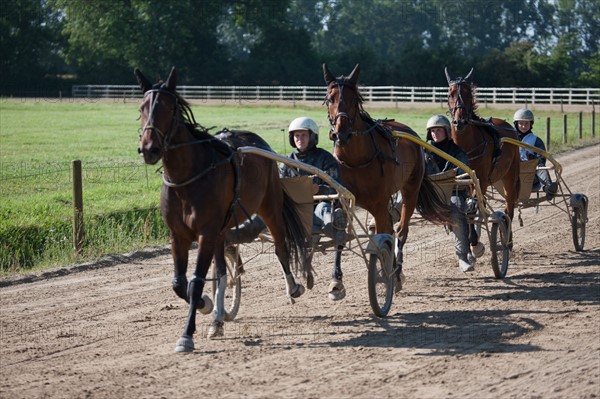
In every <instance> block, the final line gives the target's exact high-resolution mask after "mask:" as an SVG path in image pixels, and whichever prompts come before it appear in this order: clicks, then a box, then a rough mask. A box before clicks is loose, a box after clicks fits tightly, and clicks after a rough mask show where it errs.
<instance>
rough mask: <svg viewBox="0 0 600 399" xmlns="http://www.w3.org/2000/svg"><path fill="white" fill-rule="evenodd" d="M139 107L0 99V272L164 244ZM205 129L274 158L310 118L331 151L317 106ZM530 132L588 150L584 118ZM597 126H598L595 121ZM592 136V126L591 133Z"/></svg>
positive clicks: (232, 119) (217, 110) (420, 125)
mask: <svg viewBox="0 0 600 399" xmlns="http://www.w3.org/2000/svg"><path fill="white" fill-rule="evenodd" d="M138 107H139V103H137V102H126V103H124V102H122V101H103V102H100V101H83V100H79V101H72V100H68V99H67V100H64V99H63V101H57V100H48V99H44V100H35V99H23V100H7V99H2V100H1V101H0V198H1V201H0V242H1V244H0V245H1V247H0V251H1V252H0V274H5V273H12V272H15V271H21V270H23V269H29V268H35V267H46V266H49V265H57V264H66V263H73V262H82V261H88V260H91V259H95V258H98V257H101V256H103V255H106V254H111V253H122V252H128V251H131V250H135V249H139V248H141V247H143V246H148V245H164V244H166V243H167V242H168V234H167V231H166V229H165V227H164V225H163V223H162V221H161V219H160V215H159V213H158V211H157V208H156V207H157V205H158V198H159V189H160V185H161V179H160V175H159V174H158V173H156V169H157V168H158V167H157V166H148V167H147V166H145V165H144V164H143V162H142V160H141V159H140V157H139V156H138V154H137V140H138V135H139V127H140V126H139V120H138V116H139V112H138ZM192 109H193V111H194V114H195V117H196V120H197V121H198V122H199V123H201V124H202V125H203V126H205V127H209V128H210V127H213V126H216V129H213V130H211V132H216V131H218V130H217V129H221V128H225V127H227V128H229V129H245V130H250V131H254V132H256V133H259V134H260V135H261V136H263V137H264V138H265V139H266V140H267V141H268V142H269V143H270V144H271V146H272V147H273V149H274V150H275V151H276V152H278V153H280V154H288V153H289V152H290V151H291V148H290V146H289V143H288V138H287V126H288V124H289V122H290V121H291V120H292V119H293V118H295V117H297V116H301V115H302V116H310V117H311V118H313V119H314V120H315V121H316V122H317V124H318V125H319V128H320V136H319V137H320V146H321V147H323V148H325V149H327V150H331V149H332V144H331V141H329V140H328V137H327V133H328V130H329V127H328V121H327V113H326V109H325V107H324V106H321V105H320V104H318V103H316V104H315V106H314V107H310V106H296V107H294V106H292V105H289V106H274V105H273V106H262V105H237V104H231V103H229V104H223V105H205V104H203V105H195V106H193V108H192ZM367 110H368V111H369V113H370V114H371V116H372V117H373V118H375V119H378V118H381V119H383V118H391V119H396V120H398V121H401V122H403V123H406V124H407V125H409V126H411V127H413V129H415V130H416V131H417V132H419V133H420V134H421V135H422V137H423V136H424V130H425V129H424V126H425V123H426V121H427V119H428V118H429V117H430V116H431V115H432V114H435V113H445V112H446V110H445V109H442V108H441V107H440V106H436V107H432V108H419V109H410V108H368V109H367ZM513 112H514V110H512V109H509V110H507V109H493V108H482V109H481V110H480V115H481V116H482V117H489V116H492V115H493V116H495V117H500V118H505V119H509V120H510V119H512V114H513ZM535 114H536V125H535V127H534V131H535V132H536V133H537V134H538V135H539V136H540V137H542V138H543V139H544V138H545V129H546V127H545V124H546V118H547V117H550V118H552V124H551V126H552V142H551V145H550V147H551V152H557V151H563V150H565V149H568V148H572V147H576V146H581V145H585V144H587V143H590V142H592V141H593V140H592V139H591V138H590V136H591V114H590V113H585V114H584V118H583V135H584V137H586V138H585V139H583V140H579V138H578V113H576V112H572V113H568V120H569V122H568V138H567V141H568V144H566V145H564V144H562V140H563V139H562V136H563V127H562V126H563V125H562V120H563V114H562V113H560V112H550V111H548V112H544V111H535ZM596 124H598V121H596ZM596 133H597V134H600V132H598V128H597V127H596ZM75 159H78V160H81V161H82V166H83V178H84V180H83V190H84V225H85V231H86V241H85V246H84V251H83V253H82V254H80V255H77V256H76V255H75V254H74V251H73V249H72V244H71V235H72V228H71V224H72V221H71V218H72V214H73V210H72V207H71V202H72V199H71V198H72V194H71V190H72V188H71V161H72V160H75Z"/></svg>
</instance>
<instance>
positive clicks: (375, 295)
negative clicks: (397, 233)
mask: <svg viewBox="0 0 600 399" xmlns="http://www.w3.org/2000/svg"><path fill="white" fill-rule="evenodd" d="M393 263H394V257H393V256H392V252H391V250H390V248H389V247H388V246H387V245H385V244H384V245H383V246H382V247H381V248H379V253H378V254H377V255H376V254H371V255H370V257H369V270H368V285H369V303H370V304H371V309H373V313H375V316H378V317H386V316H387V314H388V312H389V311H390V308H391V307H392V299H393V298H394V282H395V281H394V280H395V279H396V276H395V275H394V273H393V270H394V267H393Z"/></svg>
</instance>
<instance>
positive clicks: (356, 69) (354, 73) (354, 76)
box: [348, 64, 360, 85]
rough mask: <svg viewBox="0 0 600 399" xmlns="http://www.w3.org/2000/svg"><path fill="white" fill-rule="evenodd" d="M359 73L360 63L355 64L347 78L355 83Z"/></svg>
mask: <svg viewBox="0 0 600 399" xmlns="http://www.w3.org/2000/svg"><path fill="white" fill-rule="evenodd" d="M359 74H360V64H356V66H355V67H354V69H353V70H352V72H350V76H348V80H349V81H350V82H352V84H354V85H356V82H357V81H358V75H359Z"/></svg>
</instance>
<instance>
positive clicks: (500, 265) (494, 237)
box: [490, 212, 511, 278]
mask: <svg viewBox="0 0 600 399" xmlns="http://www.w3.org/2000/svg"><path fill="white" fill-rule="evenodd" d="M509 226H510V223H509V219H508V216H507V215H505V214H504V213H503V212H496V213H495V217H494V220H493V222H492V227H491V230H490V253H491V255H492V259H491V263H492V270H493V271H494V276H495V277H496V278H504V277H505V276H506V272H507V271H508V261H509V258H510V249H511V232H510V227H509Z"/></svg>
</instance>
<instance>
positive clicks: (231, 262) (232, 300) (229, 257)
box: [212, 248, 242, 321]
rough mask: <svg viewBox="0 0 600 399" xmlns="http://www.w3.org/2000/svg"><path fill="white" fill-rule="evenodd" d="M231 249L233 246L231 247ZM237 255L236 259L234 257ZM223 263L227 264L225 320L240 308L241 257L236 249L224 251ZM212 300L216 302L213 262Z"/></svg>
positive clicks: (215, 278)
mask: <svg viewBox="0 0 600 399" xmlns="http://www.w3.org/2000/svg"><path fill="white" fill-rule="evenodd" d="M232 249H233V248H232ZM236 256H237V259H236ZM225 263H226V264H227V289H226V290H225V310H224V314H225V315H224V318H225V321H233V320H234V319H235V316H237V313H238V310H240V300H241V298H242V276H241V275H240V270H241V265H242V258H241V257H240V255H239V254H238V253H236V251H230V250H226V251H225ZM212 270H213V275H212V277H213V282H212V292H213V302H214V303H216V302H217V298H216V297H215V293H216V292H217V268H216V267H215V266H214V263H213V268H212Z"/></svg>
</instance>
